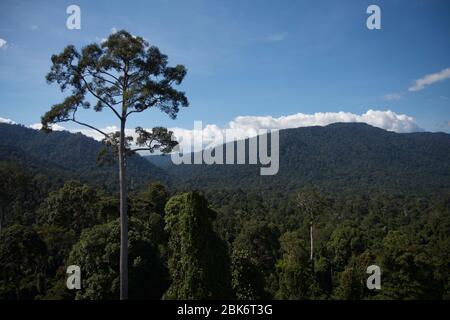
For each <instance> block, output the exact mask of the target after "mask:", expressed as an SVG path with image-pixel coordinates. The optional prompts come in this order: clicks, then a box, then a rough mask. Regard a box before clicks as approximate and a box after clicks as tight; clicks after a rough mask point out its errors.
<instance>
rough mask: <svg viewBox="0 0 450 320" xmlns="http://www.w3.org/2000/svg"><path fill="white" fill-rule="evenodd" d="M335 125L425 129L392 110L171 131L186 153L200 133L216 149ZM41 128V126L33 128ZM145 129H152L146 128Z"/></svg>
mask: <svg viewBox="0 0 450 320" xmlns="http://www.w3.org/2000/svg"><path fill="white" fill-rule="evenodd" d="M336 122H359V123H367V124H370V125H372V126H375V127H378V128H382V129H385V130H388V131H393V132H399V133H406V132H417V131H422V129H421V128H420V127H419V126H418V125H417V123H416V122H415V120H414V118H413V117H411V116H408V115H405V114H397V113H395V112H393V111H390V110H385V111H382V110H368V111H367V112H365V113H363V114H355V113H350V112H342V111H341V112H316V113H313V114H305V113H297V114H292V115H287V116H281V117H272V116H238V117H236V118H234V119H233V120H232V121H230V122H229V123H228V124H227V125H226V126H224V127H220V126H218V125H216V124H202V127H201V128H198V130H197V131H196V130H194V129H197V128H194V124H193V126H192V128H179V127H174V128H169V130H172V131H173V133H174V135H175V137H176V139H177V141H179V142H180V145H181V147H182V149H183V150H188V149H189V150H190V147H191V146H192V141H193V140H192V139H193V137H194V135H195V134H196V133H197V132H198V133H199V134H201V135H202V140H203V145H202V146H201V147H205V146H216V145H220V144H222V143H225V142H229V141H233V140H242V139H245V138H249V137H254V136H257V135H258V134H259V133H260V130H266V129H269V130H273V129H288V128H298V127H308V126H326V125H329V124H332V123H336ZM31 127H32V128H34V129H39V128H40V124H35V125H32V126H31ZM54 130H67V129H65V128H63V127H61V126H58V125H54ZM101 130H102V131H103V132H106V133H111V132H116V131H118V130H119V128H118V127H116V126H108V127H105V128H101ZM146 130H151V129H149V128H147V129H146ZM200 130H201V131H200ZM67 131H70V132H73V133H75V132H80V133H82V134H84V135H86V136H88V137H91V138H94V139H95V140H98V141H100V140H102V139H103V136H102V134H100V133H99V132H97V131H95V130H92V129H84V128H79V129H70V130H67ZM126 134H127V135H129V136H133V137H135V138H136V134H135V132H134V129H127V131H126Z"/></svg>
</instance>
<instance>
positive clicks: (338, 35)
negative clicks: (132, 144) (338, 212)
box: [0, 0, 450, 132]
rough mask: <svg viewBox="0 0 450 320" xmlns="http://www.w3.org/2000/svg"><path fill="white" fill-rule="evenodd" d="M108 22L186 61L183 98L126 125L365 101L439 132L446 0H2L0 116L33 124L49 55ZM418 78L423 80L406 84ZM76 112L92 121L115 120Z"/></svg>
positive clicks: (356, 105)
mask: <svg viewBox="0 0 450 320" xmlns="http://www.w3.org/2000/svg"><path fill="white" fill-rule="evenodd" d="M71 4H76V5H78V6H80V8H81V30H68V29H67V28H66V19H67V17H68V15H67V14H66V8H67V6H69V5H71ZM370 4H376V5H379V6H380V8H381V23H382V29H381V30H368V29H367V28H366V19H367V17H368V14H367V13H366V8H367V7H368V6H369V5H370ZM113 28H115V29H126V30H128V31H130V32H131V33H133V34H135V35H141V36H143V37H145V38H146V39H148V40H149V42H150V43H151V44H153V45H156V46H158V47H159V48H160V49H161V51H163V52H164V53H166V54H167V55H168V56H169V62H170V63H171V64H184V65H185V66H186V67H187V68H188V75H187V77H186V78H185V81H184V83H183V85H182V86H181V89H182V90H184V91H186V93H187V96H188V98H189V100H190V104H191V106H190V107H189V108H188V109H184V110H182V111H181V112H180V114H179V116H178V119H177V120H170V119H168V117H167V116H166V115H164V114H162V113H160V112H158V111H150V112H147V113H145V114H142V116H139V117H136V118H134V119H132V120H131V122H130V127H133V126H136V125H141V126H144V127H151V126H154V125H164V126H168V127H181V128H192V127H193V121H194V120H202V121H203V122H204V123H209V124H216V125H218V126H221V127H225V126H227V125H228V123H229V122H230V121H232V120H233V119H235V118H236V117H237V116H267V117H273V118H276V117H280V116H288V115H293V114H297V113H303V114H314V113H317V112H339V111H344V112H347V113H353V114H356V115H362V114H364V113H366V112H367V110H369V109H373V110H391V111H393V112H394V113H396V114H406V115H408V116H411V117H414V119H415V121H416V122H417V124H418V126H419V127H420V128H423V129H425V130H428V131H446V132H450V122H449V121H450V76H448V74H449V72H450V70H447V68H450V41H449V40H450V1H447V0H442V1H438V0H429V1H423V0H422V1H412V0H411V1H409V0H408V1H406V0H402V1H400V0H398V1H395V0H391V1H375V0H373V1H353V0H352V1H338V0H337V1H274V0H272V1H261V0H258V1H256V0H253V1H250V0H240V1H238V0H227V1H225V0H222V1H218V0H183V1H182V0H180V1H175V0H153V1H149V0H147V1H132V0H128V1H32V2H31V1H26V2H25V1H17V0H14V1H9V0H2V1H1V2H0V39H3V41H6V43H4V42H2V41H1V40H0V46H1V48H0V97H1V99H0V117H1V118H5V119H12V120H14V121H16V122H18V123H22V124H25V125H32V124H35V123H38V122H39V121H40V116H41V115H42V114H43V113H45V111H47V110H48V109H49V108H50V107H51V106H52V105H53V104H55V103H58V102H60V101H61V100H62V99H63V97H64V95H63V94H62V93H61V92H60V91H59V88H58V87H57V86H56V85H47V84H46V82H45V74H46V73H47V72H48V70H49V67H50V56H51V55H52V54H54V53H59V52H60V51H61V50H62V49H63V48H64V47H65V46H66V45H68V44H74V45H76V46H77V47H79V48H80V47H82V46H84V45H86V44H89V43H91V42H99V41H100V40H101V39H102V38H105V37H106V36H107V35H108V34H110V33H111V30H112V29H113ZM2 43H3V44H2ZM427 75H430V76H429V77H428V78H425V79H424V77H425V76H427ZM419 79H424V80H422V82H421V83H425V85H422V87H420V86H419V88H418V90H415V91H413V90H408V89H409V88H413V87H414V84H415V81H417V80H419ZM416 89H417V88H416ZM86 112H87V113H86ZM86 112H85V117H86V118H84V119H88V120H89V121H91V122H92V123H95V124H96V125H98V126H99V127H106V126H110V125H114V124H117V123H116V121H115V120H114V118H113V117H111V116H109V115H108V114H107V113H105V112H103V113H99V114H97V113H95V112H94V111H86ZM67 127H70V126H69V125H68V126H67Z"/></svg>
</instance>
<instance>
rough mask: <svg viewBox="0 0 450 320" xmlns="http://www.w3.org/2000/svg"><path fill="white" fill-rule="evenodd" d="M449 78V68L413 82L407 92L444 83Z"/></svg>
mask: <svg viewBox="0 0 450 320" xmlns="http://www.w3.org/2000/svg"><path fill="white" fill-rule="evenodd" d="M449 78H450V68H447V69H443V70H441V71H439V72H436V73H432V74H428V75H426V76H424V77H423V78H420V79H418V80H416V81H415V82H414V84H413V85H412V86H411V87H409V89H408V90H409V91H420V90H423V89H424V88H425V87H427V86H429V85H432V84H434V83H436V82H440V81H444V80H445V79H449Z"/></svg>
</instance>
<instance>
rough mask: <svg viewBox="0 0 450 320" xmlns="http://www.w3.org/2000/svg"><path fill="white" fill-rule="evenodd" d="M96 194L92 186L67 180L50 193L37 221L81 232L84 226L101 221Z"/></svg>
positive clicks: (90, 225)
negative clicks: (59, 187)
mask: <svg viewBox="0 0 450 320" xmlns="http://www.w3.org/2000/svg"><path fill="white" fill-rule="evenodd" d="M97 201H98V195H97V193H96V191H95V189H93V188H92V187H90V186H88V185H82V184H80V183H79V182H76V181H69V182H67V183H66V184H65V185H64V186H63V187H62V188H61V189H59V190H58V191H54V192H52V193H50V195H49V196H48V198H47V199H46V200H45V202H44V204H43V205H42V206H41V208H40V209H39V215H38V221H39V223H40V224H42V225H53V226H58V227H62V228H66V229H70V230H73V231H75V233H77V234H79V233H81V230H83V229H84V228H88V227H92V226H93V225H96V224H98V223H100V222H101V217H100V216H99V213H98V210H97V207H96V204H97Z"/></svg>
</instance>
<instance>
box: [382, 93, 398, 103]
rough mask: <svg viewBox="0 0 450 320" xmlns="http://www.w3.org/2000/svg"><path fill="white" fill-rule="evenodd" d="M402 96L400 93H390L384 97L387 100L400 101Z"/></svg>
mask: <svg viewBox="0 0 450 320" xmlns="http://www.w3.org/2000/svg"><path fill="white" fill-rule="evenodd" d="M401 98H402V95H401V94H400V93H388V94H386V95H384V96H383V99H384V100H386V101H398V100H400V99H401Z"/></svg>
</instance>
